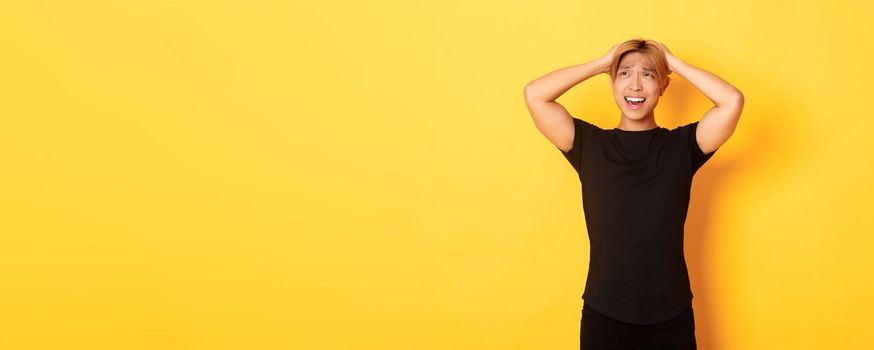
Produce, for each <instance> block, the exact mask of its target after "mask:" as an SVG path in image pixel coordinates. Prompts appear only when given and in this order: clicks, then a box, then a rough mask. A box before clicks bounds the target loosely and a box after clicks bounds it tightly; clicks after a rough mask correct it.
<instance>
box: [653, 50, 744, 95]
mask: <svg viewBox="0 0 874 350" xmlns="http://www.w3.org/2000/svg"><path fill="white" fill-rule="evenodd" d="M667 59H668V66H669V68H670V69H671V70H672V71H674V72H676V73H677V74H679V75H680V76H682V77H683V78H684V79H686V80H688V81H689V82H690V83H692V85H694V86H695V87H696V88H698V90H701V92H702V93H704V95H705V96H707V98H709V99H710V101H713V103H714V104H716V106H717V107H723V106H729V105H736V104H737V103H738V102H740V100H742V99H743V95H742V94H741V92H740V90H738V89H737V88H735V87H734V86H732V85H731V84H729V83H728V82H726V81H725V80H722V78H720V77H718V76H716V75H714V74H713V73H710V72H708V71H705V70H703V69H701V68H698V67H695V66H693V65H691V64H689V63H686V62H685V61H683V60H681V59H679V58H677V57H676V56H668V57H667Z"/></svg>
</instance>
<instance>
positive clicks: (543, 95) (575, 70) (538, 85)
mask: <svg viewBox="0 0 874 350" xmlns="http://www.w3.org/2000/svg"><path fill="white" fill-rule="evenodd" d="M609 65H610V63H609V61H607V60H606V59H605V57H599V58H596V59H593V60H591V61H589V62H586V63H583V64H578V65H575V66H570V67H565V68H561V69H557V70H554V71H552V72H550V73H547V74H546V75H544V76H542V77H540V78H537V79H535V80H533V81H531V82H530V83H528V85H525V98H526V99H528V100H540V101H555V99H557V98H558V97H559V96H561V95H562V94H564V93H565V92H566V91H568V90H570V88H572V87H574V86H575V85H577V84H579V83H581V82H583V81H585V80H586V79H589V78H591V77H593V76H596V75H598V74H601V73H606V72H607V71H608V70H609Z"/></svg>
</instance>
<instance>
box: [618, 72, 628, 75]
mask: <svg viewBox="0 0 874 350" xmlns="http://www.w3.org/2000/svg"><path fill="white" fill-rule="evenodd" d="M625 73H628V72H620V73H619V75H625Z"/></svg>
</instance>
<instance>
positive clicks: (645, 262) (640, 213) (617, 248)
mask: <svg viewBox="0 0 874 350" xmlns="http://www.w3.org/2000/svg"><path fill="white" fill-rule="evenodd" d="M573 122H574V129H575V132H574V142H573V148H571V149H570V150H569V151H568V152H567V153H565V152H563V151H562V154H563V155H564V156H565V157H566V158H567V160H568V161H569V162H570V163H571V165H572V166H573V167H574V169H575V170H576V171H577V173H578V175H579V178H580V184H581V189H582V193H583V196H582V198H583V212H584V215H585V219H586V226H587V228H588V235H589V244H590V258H589V274H588V278H587V280H586V288H585V291H584V292H583V295H582V298H583V299H585V303H586V304H587V305H590V306H591V307H592V308H593V309H595V310H597V311H599V312H601V313H602V314H605V315H607V316H609V317H611V318H614V319H616V320H619V321H623V322H626V323H635V324H654V323H659V322H662V321H666V320H668V319H671V318H673V317H674V316H677V315H679V314H680V313H681V312H683V311H684V310H685V309H686V307H687V306H689V304H690V303H691V302H692V296H693V295H692V289H691V286H690V285H689V274H688V272H687V270H686V260H685V256H684V253H683V234H684V232H683V229H684V223H685V222H686V212H687V210H688V208H689V194H690V192H691V187H692V177H693V176H694V175H695V172H696V171H697V170H698V168H700V167H701V166H702V165H704V163H705V162H706V161H707V160H708V159H710V157H712V156H713V154H714V153H715V151H714V152H711V153H709V154H704V153H703V151H701V148H700V147H699V146H698V142H697V140H696V138H695V129H696V127H697V126H698V122H693V123H690V124H686V125H683V126H680V127H677V128H674V129H671V130H668V129H665V128H662V127H656V128H653V129H649V130H643V131H625V130H621V129H615V128H614V129H602V128H599V127H598V126H595V125H593V124H591V123H589V122H586V121H584V120H581V119H578V118H576V117H574V118H573ZM556 148H557V147H556ZM559 151H561V149H559Z"/></svg>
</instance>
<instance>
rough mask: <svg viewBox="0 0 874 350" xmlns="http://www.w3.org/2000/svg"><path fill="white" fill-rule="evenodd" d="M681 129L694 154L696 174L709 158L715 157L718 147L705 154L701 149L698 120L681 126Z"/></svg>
mask: <svg viewBox="0 0 874 350" xmlns="http://www.w3.org/2000/svg"><path fill="white" fill-rule="evenodd" d="M680 129H681V130H682V132H683V136H684V139H685V141H686V145H687V146H688V148H689V150H690V152H691V155H692V174H693V175H694V174H695V172H697V171H698V169H699V168H701V166H703V165H704V163H706V162H707V160H709V159H710V158H711V157H713V154H714V153H716V151H717V150H718V148H717V149H716V150H713V152H710V153H707V154H705V153H704V151H702V150H701V146H698V138H697V136H696V135H697V133H696V131H697V129H698V122H692V123H689V124H686V125H684V126H682V127H680Z"/></svg>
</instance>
